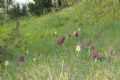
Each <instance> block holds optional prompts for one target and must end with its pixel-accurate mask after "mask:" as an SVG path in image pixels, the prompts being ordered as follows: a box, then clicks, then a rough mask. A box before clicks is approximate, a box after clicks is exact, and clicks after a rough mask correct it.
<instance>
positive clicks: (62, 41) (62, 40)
mask: <svg viewBox="0 0 120 80" xmlns="http://www.w3.org/2000/svg"><path fill="white" fill-rule="evenodd" d="M64 41H65V36H63V37H62V39H61V44H63V43H64Z"/></svg>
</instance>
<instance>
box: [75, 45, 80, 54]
mask: <svg viewBox="0 0 120 80" xmlns="http://www.w3.org/2000/svg"><path fill="white" fill-rule="evenodd" d="M80 51H81V48H80V45H77V46H76V52H78V53H79V52H80Z"/></svg>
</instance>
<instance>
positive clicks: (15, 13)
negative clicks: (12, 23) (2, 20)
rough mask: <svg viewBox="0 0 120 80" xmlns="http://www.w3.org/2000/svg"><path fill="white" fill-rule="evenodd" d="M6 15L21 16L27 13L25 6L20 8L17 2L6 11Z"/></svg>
mask: <svg viewBox="0 0 120 80" xmlns="http://www.w3.org/2000/svg"><path fill="white" fill-rule="evenodd" d="M8 15H9V16H10V17H11V18H18V17H21V16H26V15H27V7H26V6H23V7H22V8H20V6H19V4H17V6H13V8H12V9H10V10H9V11H8Z"/></svg>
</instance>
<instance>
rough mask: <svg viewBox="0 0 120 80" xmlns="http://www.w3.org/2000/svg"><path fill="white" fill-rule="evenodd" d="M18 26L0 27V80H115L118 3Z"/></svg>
mask: <svg viewBox="0 0 120 80" xmlns="http://www.w3.org/2000/svg"><path fill="white" fill-rule="evenodd" d="M19 26H20V27H19V28H20V29H19V30H18V29H16V22H15V21H14V20H11V21H8V22H7V23H5V24H4V25H2V26H0V60H1V67H0V75H1V76H0V78H1V79H2V80H120V64H119V63H120V45H119V44H120V32H119V31H120V3H119V0H114V1H113V0H105V1H102V2H99V1H89V2H87V1H81V2H80V3H79V4H77V5H74V6H72V7H69V8H66V9H63V10H61V11H59V12H51V13H49V14H46V15H43V16H41V17H38V16H32V17H22V18H20V24H19ZM3 45H4V46H3ZM6 47H7V48H6Z"/></svg>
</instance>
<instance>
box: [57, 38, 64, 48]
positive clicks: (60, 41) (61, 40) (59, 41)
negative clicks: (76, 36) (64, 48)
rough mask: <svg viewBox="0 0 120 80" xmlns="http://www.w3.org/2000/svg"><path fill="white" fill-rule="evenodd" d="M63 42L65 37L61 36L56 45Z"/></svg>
mask: <svg viewBox="0 0 120 80" xmlns="http://www.w3.org/2000/svg"><path fill="white" fill-rule="evenodd" d="M64 41H65V36H63V37H62V38H61V39H59V40H58V41H57V45H59V46H60V45H62V44H63V43H64Z"/></svg>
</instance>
